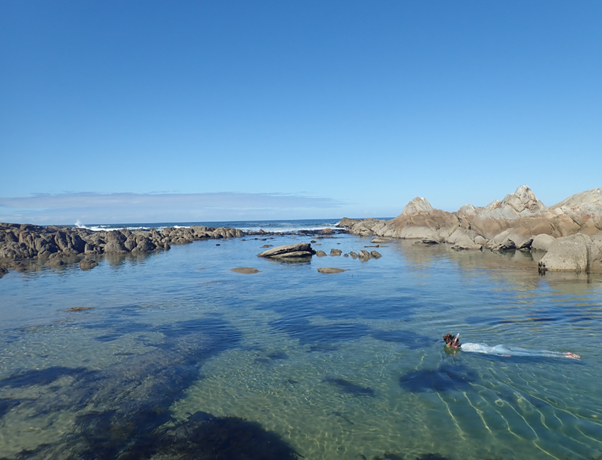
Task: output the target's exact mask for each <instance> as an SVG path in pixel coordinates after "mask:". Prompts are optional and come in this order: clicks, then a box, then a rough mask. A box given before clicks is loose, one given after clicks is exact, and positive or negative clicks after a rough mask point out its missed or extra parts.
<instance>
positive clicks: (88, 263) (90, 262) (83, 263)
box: [79, 259, 98, 270]
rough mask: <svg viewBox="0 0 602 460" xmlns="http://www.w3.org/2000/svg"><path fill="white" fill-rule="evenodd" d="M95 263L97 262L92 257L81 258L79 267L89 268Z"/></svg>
mask: <svg viewBox="0 0 602 460" xmlns="http://www.w3.org/2000/svg"><path fill="white" fill-rule="evenodd" d="M97 265H98V262H96V261H95V260H93V259H82V260H81V261H80V263H79V268H81V269H82V270H91V269H93V268H94V267H96V266H97Z"/></svg>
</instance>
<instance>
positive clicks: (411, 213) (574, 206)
mask: <svg viewBox="0 0 602 460" xmlns="http://www.w3.org/2000/svg"><path fill="white" fill-rule="evenodd" d="M347 232H348V233H351V234H354V235H359V236H366V237H376V238H374V239H373V240H372V242H374V243H379V242H383V243H384V242H387V241H390V240H391V239H396V238H399V239H410V240H416V244H422V245H433V244H449V245H451V248H452V249H454V250H479V251H482V250H491V251H507V250H519V251H532V252H538V253H539V254H538V258H539V257H540V256H542V257H541V260H540V261H539V265H538V269H539V271H540V273H545V272H546V271H548V270H550V271H574V272H602V189H600V188H597V189H592V190H588V191H585V192H581V193H578V194H576V195H573V196H571V197H569V198H567V199H566V200H563V201H561V202H560V203H558V204H556V205H554V206H550V207H546V206H545V205H544V204H543V203H542V202H541V201H540V200H539V199H537V198H536V197H535V194H534V193H533V192H532V191H531V189H530V188H529V187H528V186H526V185H522V186H520V187H519V188H518V189H517V190H516V191H515V192H514V193H511V194H508V195H506V197H505V198H504V199H503V200H502V201H499V200H495V201H493V202H492V203H490V204H489V205H488V206H486V207H475V206H473V205H465V206H462V207H461V208H460V209H459V210H458V211H456V212H446V211H442V210H440V209H434V208H433V207H432V206H431V204H430V203H429V202H428V201H427V200H426V199H425V198H421V197H417V198H414V199H413V200H412V201H410V202H409V203H408V204H407V205H406V206H405V208H404V209H403V212H402V213H401V214H400V215H399V216H397V217H396V218H394V219H391V220H388V221H387V220H379V219H373V218H370V219H363V220H354V219H348V218H343V219H341V221H340V223H339V224H338V228H337V229H334V230H332V229H324V230H321V231H303V230H302V231H294V232H287V233H280V232H278V233H270V232H265V231H263V230H259V231H258V232H245V231H242V230H240V229H235V228H229V227H217V228H216V227H204V226H196V225H193V226H191V227H166V228H164V229H162V230H160V231H158V230H156V229H150V230H136V231H130V230H126V229H122V230H111V231H92V230H90V229H87V228H73V227H69V226H63V227H60V226H54V225H51V226H37V225H31V224H5V223H0V277H2V276H3V275H4V274H6V273H7V272H8V270H10V269H13V270H17V271H22V270H24V269H25V268H24V265H23V261H27V260H32V259H37V260H39V261H42V262H43V263H44V264H47V265H50V266H60V265H63V264H64V263H65V261H68V262H77V263H79V266H80V268H81V269H82V270H89V269H91V268H94V267H95V266H96V265H97V261H96V260H95V259H96V258H98V257H99V256H105V255H120V254H121V255H124V254H145V253H150V252H153V251H165V250H169V248H170V247H171V246H172V245H179V244H189V243H192V242H194V241H199V240H206V239H222V238H241V237H248V236H255V237H256V239H264V238H265V239H267V238H268V237H270V236H275V235H301V236H307V237H321V238H328V237H329V236H331V235H332V234H336V233H347ZM312 242H313V241H312ZM299 251H306V252H307V251H309V252H308V254H304V255H309V256H313V255H314V251H313V249H311V247H310V248H309V249H307V248H303V249H300V250H299ZM272 252H274V250H269V251H266V253H267V254H268V257H272V258H273V257H274V255H273V254H271V253H272ZM363 253H365V254H363ZM297 255H298V254H297ZM315 255H316V256H318V257H322V256H325V255H326V254H325V253H324V252H323V251H317V253H315ZM331 255H333V254H331ZM334 255H340V254H334ZM350 256H351V257H353V258H355V257H359V258H360V259H361V260H364V259H365V260H367V259H369V258H378V257H380V254H378V253H376V251H373V252H372V253H368V252H367V251H360V254H359V255H358V254H355V253H353V252H352V253H350ZM276 257H283V258H289V257H291V256H290V255H276Z"/></svg>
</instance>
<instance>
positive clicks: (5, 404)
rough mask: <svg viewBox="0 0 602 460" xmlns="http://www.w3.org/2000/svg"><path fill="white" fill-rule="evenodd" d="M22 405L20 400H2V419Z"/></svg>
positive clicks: (0, 409) (0, 400)
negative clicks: (14, 408)
mask: <svg viewBox="0 0 602 460" xmlns="http://www.w3.org/2000/svg"><path fill="white" fill-rule="evenodd" d="M20 403H21V400H19V399H0V418H2V417H4V416H5V415H6V414H7V413H8V412H9V411H10V410H11V409H12V408H13V407H16V406H18V405H19V404H20Z"/></svg>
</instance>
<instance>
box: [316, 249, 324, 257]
mask: <svg viewBox="0 0 602 460" xmlns="http://www.w3.org/2000/svg"><path fill="white" fill-rule="evenodd" d="M316 256H318V257H326V253H325V252H324V251H322V250H320V249H318V250H317V251H316Z"/></svg>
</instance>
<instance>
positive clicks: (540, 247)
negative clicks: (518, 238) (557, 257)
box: [531, 233, 556, 252]
mask: <svg viewBox="0 0 602 460" xmlns="http://www.w3.org/2000/svg"><path fill="white" fill-rule="evenodd" d="M555 239H556V238H554V237H553V236H550V235H546V234H545V233H542V234H541V235H537V236H535V237H534V238H533V241H532V242H531V251H546V252H547V251H548V249H550V245H551V244H552V242H553V241H554V240H555Z"/></svg>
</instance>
